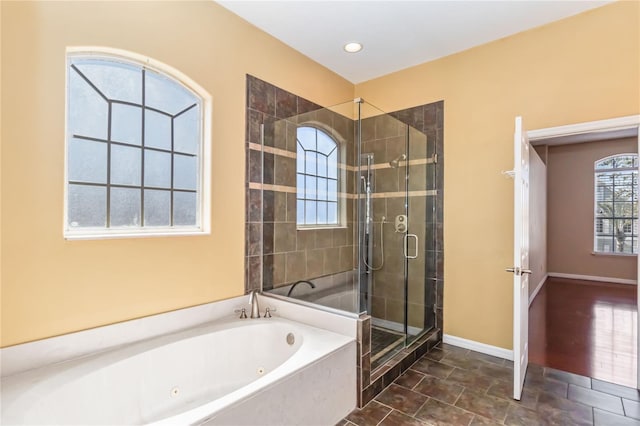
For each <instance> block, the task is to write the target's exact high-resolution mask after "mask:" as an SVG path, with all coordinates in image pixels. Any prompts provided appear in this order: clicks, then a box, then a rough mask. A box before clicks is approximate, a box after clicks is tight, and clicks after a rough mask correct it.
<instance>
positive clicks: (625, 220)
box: [594, 154, 638, 254]
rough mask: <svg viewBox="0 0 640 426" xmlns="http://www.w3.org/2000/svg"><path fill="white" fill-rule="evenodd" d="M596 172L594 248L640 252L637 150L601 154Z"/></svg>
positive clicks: (595, 166)
mask: <svg viewBox="0 0 640 426" xmlns="http://www.w3.org/2000/svg"><path fill="white" fill-rule="evenodd" d="M594 174H595V203H594V204H595V215H594V216H595V224H594V251H595V252H597V253H626V254H633V253H638V154H618V155H612V156H610V157H605V158H602V159H600V160H598V161H596V162H595V164H594Z"/></svg>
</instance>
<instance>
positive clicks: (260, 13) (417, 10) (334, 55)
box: [217, 0, 611, 83]
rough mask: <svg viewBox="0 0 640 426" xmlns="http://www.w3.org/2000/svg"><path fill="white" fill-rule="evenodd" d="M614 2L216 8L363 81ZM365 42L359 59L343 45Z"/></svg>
mask: <svg viewBox="0 0 640 426" xmlns="http://www.w3.org/2000/svg"><path fill="white" fill-rule="evenodd" d="M610 1H611V0H604V1H596V0H551V1H542V0H510V1H507V0H503V1H483V0H475V1H469V0H467V1H457V0H449V1H434V0H421V1H420V0H418V1H401V0H396V1H393V0H387V1H379V0H378V1H373V0H367V1H335V0H324V1H317V0H295V1H271V0H263V1H255V0H251V1H245V0H218V1H217V2H218V3H219V4H221V5H222V6H224V7H225V8H227V9H229V10H231V11H232V12H233V13H235V14H237V15H239V16H240V17H242V18H244V19H245V20H247V21H249V22H250V23H252V24H253V25H255V26H256V27H258V28H260V29H262V30H263V31H265V32H267V33H269V34H271V35H273V36H274V37H276V38H277V39H279V40H281V41H282V42H284V43H286V44H287V45H289V46H291V47H292V48H294V49H296V50H297V51H299V52H301V53H303V54H304V55H306V56H308V57H310V58H311V59H313V60H315V61H316V62H318V63H320V64H322V65H324V66H325V67H327V68H329V69H331V70H333V71H334V72H336V73H337V74H339V75H341V76H342V77H344V78H346V79H347V80H349V81H351V82H352V83H360V82H363V81H367V80H370V79H372V78H376V77H380V76H382V75H385V74H389V73H391V72H394V71H398V70H401V69H404V68H408V67H411V66H413V65H417V64H420V63H423V62H427V61H431V60H434V59H437V58H441V57H443V56H447V55H450V54H452V53H456V52H460V51H462V50H465V49H469V48H471V47H473V46H478V45H480V44H484V43H487V42H490V41H492V40H497V39H499V38H503V37H507V36H509V35H511V34H515V33H518V32H521V31H524V30H527V29H529V28H533V27H537V26H540V25H544V24H546V23H549V22H552V21H556V20H559V19H562V18H566V17H568V16H571V15H575V14H578V13H581V12H584V11H586V10H588V9H593V8H596V7H600V6H602V5H605V4H607V3H609V2H610ZM350 41H358V42H360V43H362V44H363V45H364V49H363V50H362V51H361V52H359V53H356V54H353V53H351V54H350V53H346V52H344V51H343V49H342V47H343V45H344V44H346V43H347V42H350Z"/></svg>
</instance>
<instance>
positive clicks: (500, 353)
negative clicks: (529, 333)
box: [442, 334, 513, 361]
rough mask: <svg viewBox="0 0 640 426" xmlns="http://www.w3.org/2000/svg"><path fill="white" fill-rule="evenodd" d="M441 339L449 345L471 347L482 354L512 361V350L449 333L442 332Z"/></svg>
mask: <svg viewBox="0 0 640 426" xmlns="http://www.w3.org/2000/svg"><path fill="white" fill-rule="evenodd" d="M442 341H443V342H444V343H447V344H449V345H453V346H458V347H461V348H465V349H471V350H472V351H476V352H481V353H483V354H487V355H492V356H495V357H498V358H503V359H507V360H509V361H513V351H512V350H509V349H504V348H501V347H498V346H493V345H487V344H486V343H481V342H476V341H475V340H469V339H464V338H462V337H457V336H452V335H451V334H443V335H442Z"/></svg>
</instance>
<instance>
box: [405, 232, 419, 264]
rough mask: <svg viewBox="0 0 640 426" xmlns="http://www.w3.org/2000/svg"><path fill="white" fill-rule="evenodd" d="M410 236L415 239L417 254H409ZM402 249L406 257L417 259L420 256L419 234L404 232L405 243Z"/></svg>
mask: <svg viewBox="0 0 640 426" xmlns="http://www.w3.org/2000/svg"><path fill="white" fill-rule="evenodd" d="M409 238H413V240H414V241H415V243H416V250H415V254H414V255H413V256H411V255H409V254H408V252H409V249H408V245H409ZM402 249H403V251H404V257H405V259H417V257H418V236H417V235H416V234H404V244H403V245H402Z"/></svg>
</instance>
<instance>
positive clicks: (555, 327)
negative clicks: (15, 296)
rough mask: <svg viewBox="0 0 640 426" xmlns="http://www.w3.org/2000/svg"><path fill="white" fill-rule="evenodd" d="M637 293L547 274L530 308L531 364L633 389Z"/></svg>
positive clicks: (624, 287)
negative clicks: (548, 276)
mask: <svg viewBox="0 0 640 426" xmlns="http://www.w3.org/2000/svg"><path fill="white" fill-rule="evenodd" d="M636 291H637V287H636V286H631V285H626V284H609V283H598V282H594V281H580V280H570V279H564V278H549V279H548V280H547V281H546V283H545V284H544V286H543V288H542V290H540V293H539V294H538V295H537V296H536V298H535V300H534V301H533V303H532V305H531V307H530V309H529V362H531V363H534V364H539V365H542V366H545V367H552V368H555V369H558V370H564V371H569V372H572V373H575V374H580V375H582V376H588V377H593V378H596V379H600V380H604V381H607V382H612V383H617V384H620V385H624V386H628V387H632V388H635V387H637V386H636V385H637V383H636V381H637V356H638V354H637V348H638V345H637V338H638V330H637V324H638V319H637V316H638V310H637V299H636V297H637V296H636Z"/></svg>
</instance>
